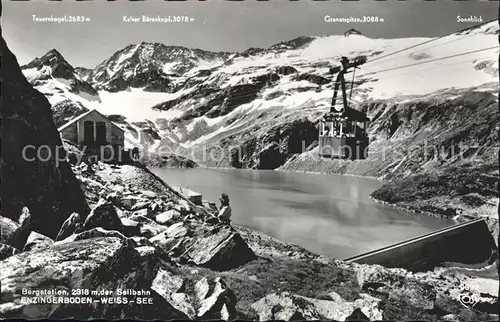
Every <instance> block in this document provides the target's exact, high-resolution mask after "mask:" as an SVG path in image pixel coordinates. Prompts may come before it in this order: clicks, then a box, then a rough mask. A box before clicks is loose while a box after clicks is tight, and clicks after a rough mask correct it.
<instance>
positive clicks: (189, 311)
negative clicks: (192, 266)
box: [151, 268, 196, 319]
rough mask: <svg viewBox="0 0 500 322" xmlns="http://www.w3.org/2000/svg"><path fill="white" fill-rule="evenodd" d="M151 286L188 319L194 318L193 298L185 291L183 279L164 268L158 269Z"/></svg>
mask: <svg viewBox="0 0 500 322" xmlns="http://www.w3.org/2000/svg"><path fill="white" fill-rule="evenodd" d="M151 288H152V289H153V290H154V291H156V293H158V294H159V295H160V296H161V297H163V298H164V299H165V300H166V301H167V302H168V303H170V304H171V305H172V306H173V307H175V308H176V309H177V310H179V311H181V312H183V313H184V314H186V315H187V316H188V317H189V318H190V319H193V318H195V316H196V314H195V308H194V307H193V304H192V302H193V299H192V298H191V297H190V296H189V295H188V294H186V293H185V280H184V279H183V278H182V277H180V276H178V275H175V274H173V273H171V272H169V271H167V270H165V269H161V268H160V269H159V270H158V274H157V275H156V277H155V279H154V280H153V284H152V285H151Z"/></svg>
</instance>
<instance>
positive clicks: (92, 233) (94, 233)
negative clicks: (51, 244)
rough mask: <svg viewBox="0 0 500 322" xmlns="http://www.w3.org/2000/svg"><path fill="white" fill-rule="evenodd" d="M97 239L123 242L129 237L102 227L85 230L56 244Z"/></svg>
mask: <svg viewBox="0 0 500 322" xmlns="http://www.w3.org/2000/svg"><path fill="white" fill-rule="evenodd" d="M97 237H115V238H119V239H121V240H126V239H127V237H126V236H125V235H123V234H122V233H120V232H119V231H116V230H106V229H103V228H101V227H97V228H92V229H90V230H85V231H83V232H81V233H77V234H73V235H71V236H69V237H67V238H65V239H63V240H59V241H57V242H56V244H57V245H59V244H64V243H70V242H74V241H77V240H83V239H90V238H97Z"/></svg>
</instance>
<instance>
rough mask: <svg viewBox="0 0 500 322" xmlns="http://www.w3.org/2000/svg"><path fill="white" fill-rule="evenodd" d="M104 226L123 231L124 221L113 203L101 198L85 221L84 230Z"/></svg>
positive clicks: (107, 228) (108, 228)
mask: <svg viewBox="0 0 500 322" xmlns="http://www.w3.org/2000/svg"><path fill="white" fill-rule="evenodd" d="M97 227H102V228H104V229H106V230H117V231H121V230H122V228H123V225H122V222H121V220H120V217H118V214H117V213H116V209H115V207H114V206H113V204H112V203H110V202H108V201H105V200H104V199H101V200H100V201H99V203H98V204H97V205H96V206H95V208H94V209H92V211H91V212H90V214H89V215H88V217H87V219H85V222H84V223H83V230H89V229H92V228H97Z"/></svg>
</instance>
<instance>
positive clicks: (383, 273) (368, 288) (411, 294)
mask: <svg viewBox="0 0 500 322" xmlns="http://www.w3.org/2000/svg"><path fill="white" fill-rule="evenodd" d="M356 274H357V279H358V283H359V286H360V288H361V289H362V290H363V291H365V292H368V293H372V294H378V295H382V296H384V297H387V298H388V299H389V301H392V302H395V301H397V302H400V303H405V304H406V305H409V306H411V307H414V308H417V309H419V310H422V311H423V310H433V309H434V305H435V303H436V295H437V293H436V290H435V288H433V287H432V286H431V285H429V284H428V283H426V282H424V281H421V280H417V279H416V278H415V277H414V276H412V275H411V273H409V272H407V271H406V270H403V269H398V268H393V269H386V268H384V267H382V266H379V265H357V267H356ZM378 295H377V296H378Z"/></svg>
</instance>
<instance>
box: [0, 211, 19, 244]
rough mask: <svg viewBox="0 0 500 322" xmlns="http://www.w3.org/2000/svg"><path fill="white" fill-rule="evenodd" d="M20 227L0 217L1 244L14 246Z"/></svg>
mask: <svg viewBox="0 0 500 322" xmlns="http://www.w3.org/2000/svg"><path fill="white" fill-rule="evenodd" d="M20 227H21V226H20V225H19V224H18V223H17V222H15V221H14V220H12V219H9V218H5V217H2V216H0V232H1V234H0V241H1V242H2V243H3V244H8V245H14V244H15V243H16V239H17V234H18V231H19V228H20Z"/></svg>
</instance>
